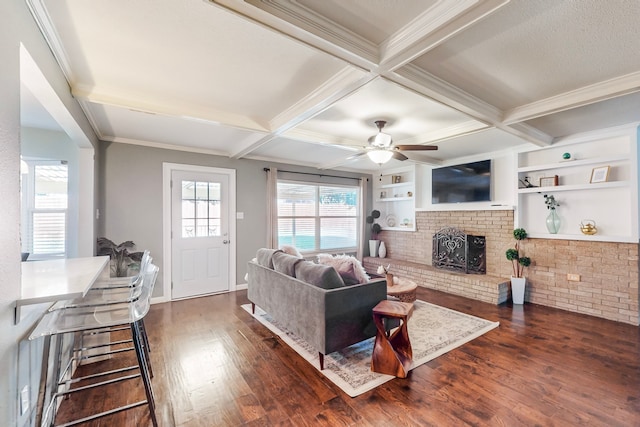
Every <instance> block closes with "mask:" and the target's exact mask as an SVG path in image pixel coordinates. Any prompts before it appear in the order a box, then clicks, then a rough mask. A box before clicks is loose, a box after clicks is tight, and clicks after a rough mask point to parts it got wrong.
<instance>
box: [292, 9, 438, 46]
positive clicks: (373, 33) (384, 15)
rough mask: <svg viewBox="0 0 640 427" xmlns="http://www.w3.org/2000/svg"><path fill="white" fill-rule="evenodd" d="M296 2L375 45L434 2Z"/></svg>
mask: <svg viewBox="0 0 640 427" xmlns="http://www.w3.org/2000/svg"><path fill="white" fill-rule="evenodd" d="M298 3H300V4H302V5H304V6H305V7H306V8H308V9H309V10H311V11H313V12H314V13H316V14H318V15H322V16H324V17H325V18H328V19H329V20H331V21H333V22H335V23H336V24H338V25H340V26H342V27H343V28H346V29H348V30H350V31H351V32H353V33H355V34H357V35H359V36H360V37H362V38H364V39H366V40H369V41H371V42H373V43H374V44H376V45H379V44H381V43H382V42H383V41H385V40H386V39H387V38H389V37H390V36H391V35H393V34H394V33H395V32H397V31H398V30H400V29H401V28H402V27H404V26H405V25H407V24H408V23H410V22H411V21H413V20H414V19H415V18H416V17H417V16H418V15H420V14H421V13H423V12H424V11H425V10H428V9H429V8H430V7H431V6H432V5H433V4H435V3H437V1H435V0H433V1H425V0H401V1H389V0H356V1H352V0H351V1H344V0H323V1H318V0H299V1H298Z"/></svg>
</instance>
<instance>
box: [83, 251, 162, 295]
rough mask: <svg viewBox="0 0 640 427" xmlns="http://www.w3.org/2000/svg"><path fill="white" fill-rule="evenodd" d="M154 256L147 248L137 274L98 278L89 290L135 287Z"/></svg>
mask: <svg viewBox="0 0 640 427" xmlns="http://www.w3.org/2000/svg"><path fill="white" fill-rule="evenodd" d="M152 261H153V258H152V257H151V252H149V251H148V250H145V251H144V252H143V254H142V258H141V259H140V270H139V272H138V274H137V275H135V276H132V277H109V278H108V279H98V280H97V281H96V282H95V283H94V284H93V286H92V287H91V289H89V292H94V291H99V290H104V289H114V288H120V289H126V288H131V287H135V286H136V284H137V283H139V281H140V279H141V277H142V275H143V272H144V271H146V269H147V266H149V264H151V262H152Z"/></svg>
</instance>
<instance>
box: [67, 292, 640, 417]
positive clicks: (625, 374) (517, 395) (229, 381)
mask: <svg viewBox="0 0 640 427" xmlns="http://www.w3.org/2000/svg"><path fill="white" fill-rule="evenodd" d="M417 296H418V299H422V300H425V301H429V302H432V303H434V304H438V305H442V306H445V307H449V308H452V309H454V310H458V311H461V312H465V313H469V314H473V315H475V316H479V317H483V318H485V319H488V320H492V321H499V322H500V326H499V327H498V328H497V329H494V330H493V331H490V332H488V333H487V334H485V335H483V336H481V337H479V338H477V339H475V340H473V341H471V342H470V343H467V344H465V345H463V346H462V347H460V348H457V349H455V350H453V351H450V352H449V353H447V354H445V355H443V356H441V357H439V358H437V359H435V360H432V361H431V362H429V363H426V364H424V365H422V366H420V367H418V368H416V369H414V370H413V371H411V373H410V374H409V376H408V378H406V379H395V380H392V381H390V382H387V383H386V384H384V385H382V386H380V387H378V388H376V389H374V390H372V391H370V392H367V393H365V394H363V395H361V396H359V397H356V398H351V397H349V396H347V395H346V394H344V393H343V392H342V391H341V390H340V389H339V388H337V387H336V386H334V385H333V384H332V383H331V382H330V381H328V380H326V379H325V378H324V376H323V375H322V374H320V373H319V372H318V371H316V370H315V369H314V368H313V367H312V366H311V365H310V364H309V363H308V362H306V361H305V360H303V359H302V358H300V357H299V356H298V355H297V354H296V353H295V352H294V351H293V350H291V349H290V348H289V347H288V346H287V345H286V344H284V343H283V342H282V341H281V340H280V339H279V338H277V337H275V336H273V334H272V333H271V332H270V331H269V330H267V329H266V328H265V327H264V326H262V325H261V324H260V323H258V322H257V321H255V320H254V319H253V318H252V317H251V316H250V315H249V314H248V313H246V312H245V311H244V310H243V309H242V308H240V305H241V304H244V303H247V302H248V301H247V298H246V291H239V292H233V293H229V294H224V295H216V296H210V297H202V298H196V299H190V300H184V301H177V302H172V303H166V304H158V305H154V306H152V308H151V311H150V312H149V314H148V316H147V318H146V325H147V330H148V334H149V338H150V341H151V347H152V353H151V360H152V364H153V368H154V373H155V376H154V378H153V387H154V392H155V395H156V401H157V405H158V407H157V410H156V413H157V417H158V421H159V424H160V425H161V426H180V427H182V426H184V427H186V426H189V427H192V426H193V427H196V426H197V427H200V426H202V427H205V426H207V427H208V426H317V425H325V426H459V425H473V426H533V425H541V426H577V425H589V426H640V328H638V327H635V326H631V325H625V324H621V323H616V322H611V321H607V320H602V319H597V318H594V317H589V316H584V315H579V314H575V313H569V312H565V311H561V310H556V309H552V308H547V307H542V306H537V305H531V304H527V305H525V306H524V307H522V306H516V307H512V306H511V305H509V304H506V305H501V306H495V305H491V304H487V303H482V302H479V301H474V300H469V299H466V298H461V297H457V296H453V295H448V294H444V293H441V292H437V291H432V290H428V289H425V288H418V293H417ZM100 363H105V362H100ZM107 363H112V362H111V361H110V362H107ZM95 365H98V364H93V365H87V366H85V367H82V368H81V369H80V371H81V372H87V371H91V370H93V369H96V367H97V366H95ZM138 383H139V381H137V380H134V381H129V382H128V383H127V384H126V385H123V384H120V385H116V386H113V387H111V388H110V389H107V390H103V391H100V392H98V393H95V394H92V395H89V394H84V395H83V396H73V397H71V398H70V399H67V400H65V401H64V402H63V403H62V406H61V410H60V412H59V414H58V419H57V422H58V423H61V422H64V421H65V419H68V418H69V417H71V416H73V417H78V416H79V415H80V416H81V415H82V411H85V410H87V409H95V408H96V407H99V408H102V407H105V408H106V407H108V406H109V405H114V404H116V403H117V402H121V401H123V400H125V401H129V402H132V401H135V400H136V399H141V398H143V396H144V392H143V389H142V387H141V386H140V385H139V384H138ZM86 425H89V426H94V427H97V426H100V427H104V426H147V425H151V422H150V418H149V415H148V411H147V408H146V406H143V407H140V408H136V409H134V410H130V411H127V412H123V413H121V414H117V415H114V416H110V417H108V418H104V419H102V420H101V421H95V422H92V423H89V424H86Z"/></svg>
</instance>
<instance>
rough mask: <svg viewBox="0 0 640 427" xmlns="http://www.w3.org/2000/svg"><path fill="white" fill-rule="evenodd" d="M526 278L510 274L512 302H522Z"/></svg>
mask: <svg viewBox="0 0 640 427" xmlns="http://www.w3.org/2000/svg"><path fill="white" fill-rule="evenodd" d="M526 283H527V279H526V278H524V277H513V276H511V299H512V300H513V303H514V304H524V289H525V287H526Z"/></svg>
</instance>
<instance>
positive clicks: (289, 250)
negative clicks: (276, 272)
mask: <svg viewBox="0 0 640 427" xmlns="http://www.w3.org/2000/svg"><path fill="white" fill-rule="evenodd" d="M280 250H281V251H282V252H284V253H285V254H289V255H293V256H295V257H298V258H304V257H303V256H302V254H301V253H300V251H299V250H298V248H296V247H295V246H291V245H282V246H280Z"/></svg>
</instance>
